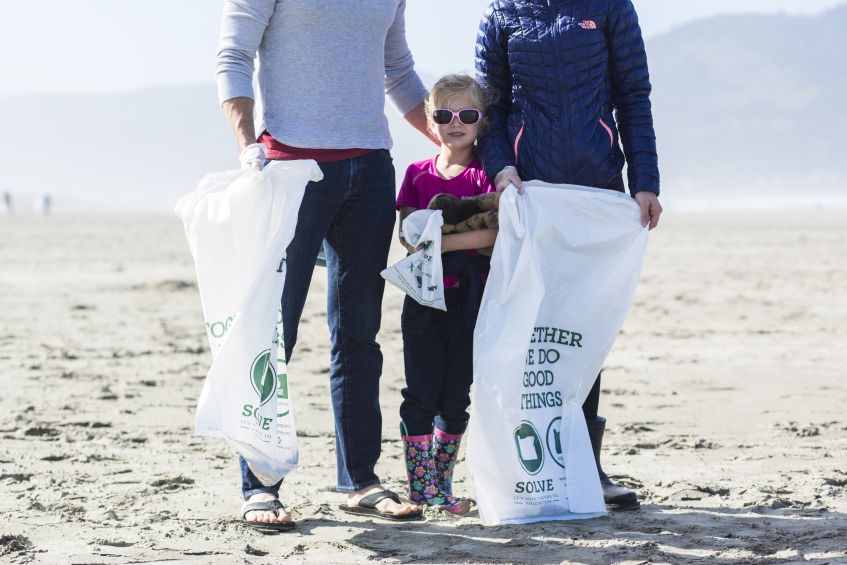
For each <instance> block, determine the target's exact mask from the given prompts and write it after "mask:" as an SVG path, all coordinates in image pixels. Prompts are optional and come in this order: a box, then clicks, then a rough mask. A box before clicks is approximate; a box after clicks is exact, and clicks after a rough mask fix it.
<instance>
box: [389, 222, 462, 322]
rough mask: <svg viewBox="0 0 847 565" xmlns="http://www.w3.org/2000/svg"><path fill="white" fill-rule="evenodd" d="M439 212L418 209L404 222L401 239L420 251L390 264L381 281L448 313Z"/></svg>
mask: <svg viewBox="0 0 847 565" xmlns="http://www.w3.org/2000/svg"><path fill="white" fill-rule="evenodd" d="M443 224H444V218H443V217H442V216H441V210H417V211H416V212H412V213H411V214H409V215H408V216H407V217H406V219H405V220H403V237H404V238H405V240H406V241H408V242H409V243H410V244H411V245H413V246H415V247H418V246H421V250H420V251H417V252H415V253H412V254H411V255H409V256H408V257H406V258H405V259H402V260H400V261H398V262H397V263H395V264H393V265H391V266H390V267H388V268H387V269H385V270H384V271H382V273H380V274H381V275H382V278H384V279H385V280H387V281H388V282H390V283H391V284H393V285H395V286H396V287H398V288H399V289H400V290H402V291H403V292H405V293H406V294H408V295H409V296H411V297H412V298H414V299H415V300H416V301H417V302H418V303H419V304H422V305H423V306H431V307H432V308H437V309H439V310H447V303H446V302H445V301H444V268H443V266H442V264H441V226H442V225H443Z"/></svg>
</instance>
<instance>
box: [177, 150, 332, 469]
mask: <svg viewBox="0 0 847 565" xmlns="http://www.w3.org/2000/svg"><path fill="white" fill-rule="evenodd" d="M321 178H323V174H322V173H321V170H320V168H318V165H317V163H315V162H314V161H287V162H273V163H271V164H269V165H268V166H267V167H265V168H264V170H263V171H261V172H257V171H254V170H242V171H227V172H223V173H215V174H211V175H207V176H206V177H204V178H203V180H201V181H200V184H199V185H198V186H197V188H195V189H194V191H193V192H191V193H190V194H187V195H186V196H184V197H183V198H182V199H181V200H180V201H179V202H178V203H177V205H176V213H177V215H178V216H180V218H182V221H183V223H184V224H185V235H186V237H187V238H188V244H189V246H190V247H191V255H192V256H193V257H194V265H195V269H196V272H197V285H198V288H199V290H200V300H201V302H202V305H203V316H204V318H205V320H206V329H207V333H208V335H209V344H210V346H211V349H212V357H213V361H212V366H211V368H210V369H209V372H208V374H207V376H206V382H205V384H204V385H203V391H202V393H201V394H200V400H199V402H198V405H197V414H196V418H195V433H196V434H197V435H199V436H214V437H225V438H226V439H227V441H228V442H229V443H230V444H231V445H232V446H233V447H234V448H235V449H236V450H237V451H238V453H240V454H241V455H242V456H243V457H244V458H245V459H246V460H247V463H248V464H249V466H250V469H251V470H252V471H253V473H254V474H255V475H256V477H257V478H258V479H259V480H260V481H262V483H264V484H266V485H271V484H274V483H276V482H277V481H279V480H280V479H281V478H282V477H284V476H285V475H286V474H287V473H288V472H289V471H291V469H293V468H294V467H295V466H296V465H297V458H298V449H297V433H296V429H295V426H294V415H293V411H292V410H291V405H290V403H291V395H290V391H289V387H288V379H287V374H286V370H285V366H284V363H280V365H279V366H278V365H277V361H278V358H279V354H278V348H280V349H281V337H282V331H281V327H280V328H278V327H277V326H278V323H279V322H280V315H279V304H280V297H281V296H282V289H283V286H284V284H285V253H286V249H287V248H288V244H289V243H291V240H292V239H293V238H294V230H295V228H296V227H297V214H298V212H299V210H300V203H301V202H302V200H303V194H304V192H305V189H306V185H307V184H308V182H309V181H318V180H320V179H321Z"/></svg>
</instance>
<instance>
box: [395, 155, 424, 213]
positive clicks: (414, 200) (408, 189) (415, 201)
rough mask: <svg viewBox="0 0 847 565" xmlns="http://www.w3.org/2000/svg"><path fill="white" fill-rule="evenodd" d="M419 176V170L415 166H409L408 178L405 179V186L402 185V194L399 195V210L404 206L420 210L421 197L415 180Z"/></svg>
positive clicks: (407, 170)
mask: <svg viewBox="0 0 847 565" xmlns="http://www.w3.org/2000/svg"><path fill="white" fill-rule="evenodd" d="M417 174H418V170H417V168H416V167H415V166H414V165H409V168H408V169H406V176H405V177H403V184H401V185H400V192H399V193H398V194H397V209H398V210H399V209H400V208H402V207H403V206H411V207H412V208H415V209H419V208H420V197H419V196H418V190H417V188H415V183H414V178H415V176H417Z"/></svg>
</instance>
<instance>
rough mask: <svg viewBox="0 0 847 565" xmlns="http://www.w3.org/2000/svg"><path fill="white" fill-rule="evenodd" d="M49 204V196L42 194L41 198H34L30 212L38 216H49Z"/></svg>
mask: <svg viewBox="0 0 847 565" xmlns="http://www.w3.org/2000/svg"><path fill="white" fill-rule="evenodd" d="M50 204H51V202H50V195H49V194H42V195H41V196H36V197H35V200H34V201H33V203H32V211H33V212H35V213H36V214H37V215H39V216H49V215H50Z"/></svg>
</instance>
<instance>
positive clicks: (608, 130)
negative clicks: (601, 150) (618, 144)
mask: <svg viewBox="0 0 847 565" xmlns="http://www.w3.org/2000/svg"><path fill="white" fill-rule="evenodd" d="M598 121H599V122H600V126H601V127H602V128H603V129H604V130H606V133H607V134H609V151H610V152H611V151H612V150H614V148H615V134H614V132H613V131H612V128H610V127H609V124H607V123H606V122H605V121H603V118H600V119H599V120H598Z"/></svg>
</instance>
